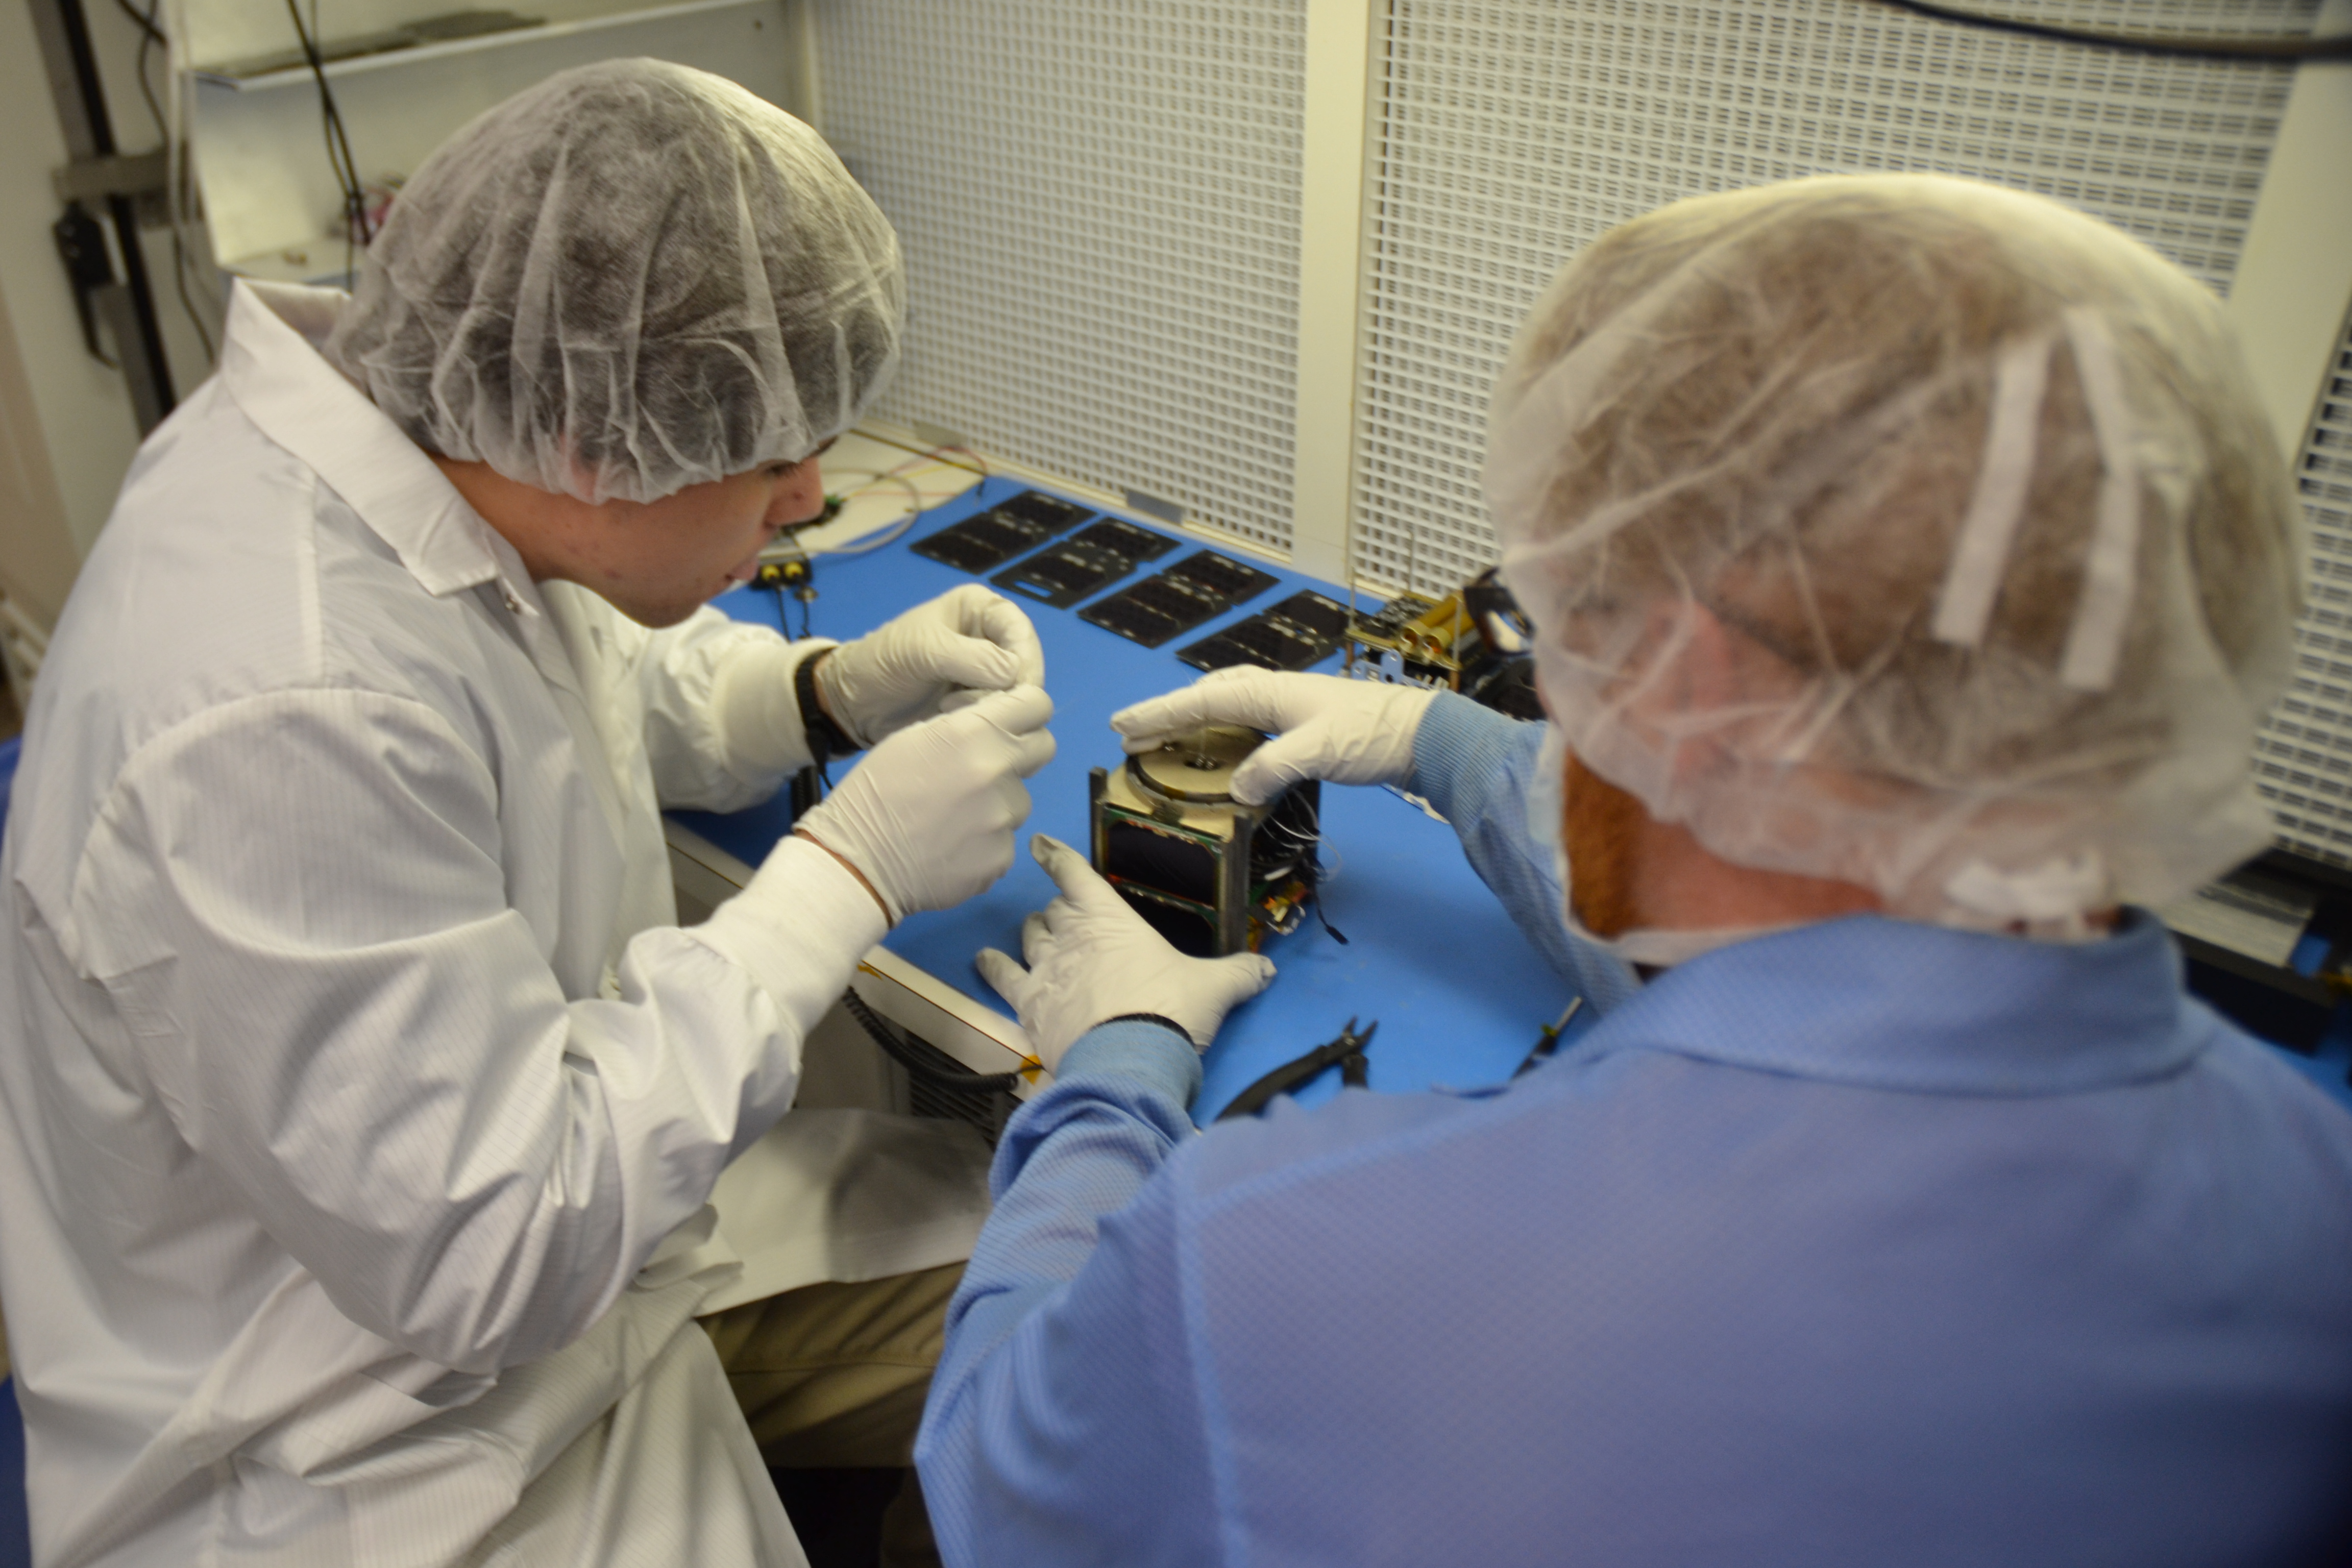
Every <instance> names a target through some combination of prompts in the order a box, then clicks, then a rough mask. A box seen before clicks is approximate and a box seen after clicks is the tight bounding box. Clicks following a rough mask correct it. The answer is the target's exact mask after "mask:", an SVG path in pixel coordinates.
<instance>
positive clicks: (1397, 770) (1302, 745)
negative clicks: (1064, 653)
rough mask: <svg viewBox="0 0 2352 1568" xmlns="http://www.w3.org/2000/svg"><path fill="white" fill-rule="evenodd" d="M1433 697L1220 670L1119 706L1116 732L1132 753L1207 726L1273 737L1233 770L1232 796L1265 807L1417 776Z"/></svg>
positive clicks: (1341, 680) (1341, 681)
mask: <svg viewBox="0 0 2352 1568" xmlns="http://www.w3.org/2000/svg"><path fill="white" fill-rule="evenodd" d="M1436 697H1437V693H1436V692H1434V691H1432V690H1430V689H1427V688H1426V687H1420V686H1399V685H1397V684H1395V683H1394V682H1392V681H1386V680H1351V679H1348V678H1347V677H1345V676H1339V675H1292V674H1286V673H1285V672H1283V671H1279V670H1272V669H1256V668H1243V669H1220V670H1214V671H1212V672H1211V673H1210V674H1207V675H1204V676H1202V678H1201V679H1198V680H1196V681H1194V682H1193V683H1192V685H1190V686H1188V687H1186V688H1184V689H1182V690H1181V691H1171V692H1170V693H1169V694H1168V695H1167V696H1165V697H1155V698H1153V699H1152V700H1150V701H1149V702H1139V703H1137V704H1136V705H1135V706H1134V707H1132V708H1122V709H1120V710H1118V712H1116V713H1114V714H1112V715H1111V716H1110V727H1111V728H1112V729H1114V730H1116V731H1118V732H1119V734H1120V735H1121V736H1122V737H1123V738H1124V740H1125V742H1126V745H1127V749H1128V750H1129V751H1130V752H1149V751H1150V750H1152V749H1154V748H1155V747H1157V746H1159V745H1160V742H1163V741H1165V740H1167V739H1168V737H1170V736H1171V735H1179V734H1181V733H1183V732H1184V731H1187V730H1195V729H1198V728H1199V727H1200V726H1202V725H1203V724H1246V725H1247V726H1249V727H1250V728H1251V729H1253V730H1264V731H1266V732H1268V733H1269V734H1271V735H1272V736H1273V737H1274V739H1272V740H1270V741H1268V742H1266V743H1265V745H1263V746H1260V747H1259V748H1258V749H1257V750H1256V751H1255V752H1252V753H1251V754H1250V758H1249V760H1248V761H1247V762H1245V763H1243V764H1242V765H1241V766H1240V767H1238V768H1235V769H1234V784H1233V789H1234V798H1235V799H1236V800H1239V801H1242V802H1244V803H1245V804H1247V805H1265V803H1266V802H1267V801H1270V800H1272V799H1274V798H1275V797H1276V795H1280V794H1281V793H1282V792H1283V791H1284V790H1286V789H1288V788H1289V787H1290V786H1291V785H1292V784H1297V783H1298V782H1299V781H1300V780H1302V779H1329V780H1330V781H1331V782H1332V783H1333V784H1402V783H1404V782H1405V780H1407V779H1409V778H1411V777H1412V737H1413V732H1414V731H1417V730H1419V729H1420V728H1421V719H1422V715H1423V714H1424V713H1426V712H1428V711H1429V705H1430V703H1431V702H1433V701H1434V700H1436Z"/></svg>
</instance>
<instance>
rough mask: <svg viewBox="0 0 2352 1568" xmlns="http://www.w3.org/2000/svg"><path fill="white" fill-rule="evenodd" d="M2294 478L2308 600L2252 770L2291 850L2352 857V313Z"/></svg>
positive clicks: (2351, 861) (2342, 862)
mask: <svg viewBox="0 0 2352 1568" xmlns="http://www.w3.org/2000/svg"><path fill="white" fill-rule="evenodd" d="M2295 480H2296V483H2297V485H2298V486H2299V488H2300V489H2302V491H2303V507H2304V515H2305V517H2306V518H2308V519H2309V520H2310V522H2311V580H2310V581H2311V588H2310V592H2311V602H2310V605H2309V607H2308V608H2306V609H2305V612H2304V615H2303V619H2302V620H2301V621H2299V622H2298V623H2296V626H2295V629H2294V640H2295V672H2294V684H2293V685H2292V686H2290V687H2289V688H2288V689H2287V694H2286V695H2285V696H2284V698H2282V699H2280V700H2279V704H2278V706H2277V707H2276V708H2274V709H2273V710H2271V716H2270V719H2269V721H2268V722H2266V723H2265V724H2264V725H2263V731H2262V734H2261V736H2260V737H2259V738H2258V739H2257V740H2256V741H2255V742H2254V767H2255V779H2256V784H2257V785H2258V787H2260V789H2261V790H2262V792H2263V795H2265V796H2267V797H2268V798H2269V800H2270V803H2271V813H2272V815H2273V816H2274V817H2275V818H2276V819H2277V822H2278V836H2279V842H2280V843H2281V844H2283V845H2284V846H2286V847H2288V848H2290V849H2294V850H2298V851H2300V852H2301V853H2303V854H2305V855H2310V856H2315V857H2316V858H2319V859H2322V860H2328V861H2333V862H2334V863H2335V864H2336V865H2338V866H2352V320H2347V321H2346V322H2345V324H2344V332H2343V335H2342V336H2341V337H2340V338H2338V339H2337V340H2336V363H2335V365H2334V367H2333V370H2332V373H2331V374H2330V375H2329V377H2328V384H2327V387H2326V391H2325V392H2323V393H2322V394H2321V395H2320V399H2319V408H2318V412H2317V414H2316V415H2315V417H2314V418H2313V420H2312V422H2311V432H2310V434H2309V436H2308V437H2305V441H2304V444H2303V451H2302V453H2301V459H2300V461H2299V462H2298V463H2297V464H2296V466H2295Z"/></svg>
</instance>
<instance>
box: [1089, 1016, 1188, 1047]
mask: <svg viewBox="0 0 2352 1568" xmlns="http://www.w3.org/2000/svg"><path fill="white" fill-rule="evenodd" d="M1103 1024H1157V1025H1159V1026H1160V1027H1161V1028H1163V1029H1173V1030H1175V1031H1176V1033H1178V1034H1179V1035H1181V1036H1182V1037H1184V1043H1185V1044H1186V1045H1188V1046H1190V1047H1192V1048H1193V1049H1194V1050H1196V1051H1197V1050H1199V1049H1200V1048H1201V1042H1200V1041H1198V1040H1196V1039H1194V1038H1193V1037H1192V1031H1191V1030H1190V1029H1187V1028H1186V1027H1184V1026H1183V1025H1181V1024H1180V1023H1178V1022H1177V1021H1176V1020H1175V1019H1173V1018H1170V1017H1166V1016H1162V1015H1160V1014H1158V1013H1121V1014H1120V1015H1119V1016H1118V1017H1116V1018H1105V1019H1104V1020H1103V1021H1102V1024H1097V1025H1096V1026H1095V1027H1096V1028H1097V1029H1099V1028H1101V1027H1102V1026H1103Z"/></svg>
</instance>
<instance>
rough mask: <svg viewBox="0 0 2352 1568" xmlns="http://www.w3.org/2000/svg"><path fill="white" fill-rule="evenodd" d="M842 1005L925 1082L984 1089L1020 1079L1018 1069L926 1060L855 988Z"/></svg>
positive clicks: (1009, 1085) (845, 994)
mask: <svg viewBox="0 0 2352 1568" xmlns="http://www.w3.org/2000/svg"><path fill="white" fill-rule="evenodd" d="M841 1005H843V1006H844V1007H846V1008H848V1009H849V1016H851V1017H853V1018H855V1019H856V1020H857V1022H858V1023H859V1025H860V1026H863V1027H864V1028H865V1030H866V1033H867V1034H868V1035H870V1036H872V1037H874V1043H875V1044H876V1045H877V1046H879V1047H882V1049H883V1050H884V1051H885V1052H887V1053H888V1055H889V1058H890V1059H891V1060H892V1061H894V1062H897V1063H898V1065H899V1066H900V1067H902V1068H906V1069H907V1070H908V1072H910V1073H912V1074H914V1075H915V1076H916V1077H917V1078H919V1079H923V1080H924V1081H925V1082H926V1083H931V1084H936V1085H938V1086H939V1087H940V1088H941V1089H969V1090H972V1091H975V1092H981V1093H987V1092H992V1091H996V1090H1002V1089H1011V1088H1013V1086H1014V1085H1016V1084H1018V1083H1019V1082H1020V1081H1021V1075H1020V1074H1019V1073H1017V1072H951V1071H950V1070H949V1069H948V1068H943V1067H940V1066H938V1065H936V1064H934V1063H932V1062H929V1061H927V1060H925V1059H924V1058H922V1057H920V1056H919V1055H917V1054H916V1052H915V1049H914V1047H911V1046H909V1045H908V1043H907V1042H906V1041H904V1040H902V1039H900V1038H899V1037H898V1035H897V1034H896V1033H895V1032H893V1031H892V1029H891V1028H890V1026H888V1025H887V1024H885V1023H884V1022H883V1021H882V1020H881V1019H880V1018H879V1017H877V1016H875V1012H874V1009H873V1008H871V1007H868V1006H867V1005H866V998H864V997H863V996H860V995H859V994H857V993H856V990H855V989H852V990H848V991H845V992H843V993H842V994H841Z"/></svg>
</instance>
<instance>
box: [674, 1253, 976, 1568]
mask: <svg viewBox="0 0 2352 1568" xmlns="http://www.w3.org/2000/svg"><path fill="white" fill-rule="evenodd" d="M962 1278H963V1265H962V1264H961V1263H952V1264H950V1265H948V1266H947V1267H945V1268H926V1269H924V1270H922V1271H921V1272H920V1273H917V1274H895V1275H892V1276H891V1277H890V1278H888V1279H875V1280H869V1281H867V1282H866V1283H865V1284H862V1285H809V1286H804V1287H803V1288H802V1289H798V1290H787V1291H785V1292H784V1293H783V1294H782V1295H781V1296H771V1297H769V1298H768V1299H767V1300H764V1301H747V1302H745V1303H744V1304H743V1305H742V1306H740V1307H733V1308H730V1309H729V1310H726V1311H724V1312H718V1313H714V1314H713V1315H711V1316H710V1317H708V1318H705V1319H703V1320H702V1327H703V1331H705V1332H707V1333H708V1334H709V1336H710V1342H711V1344H712V1346H713V1347H714V1348H716V1349H717V1351H718V1352H719V1364H720V1365H722V1366H724V1367H725V1368H726V1369H727V1380H728V1382H729V1384H730V1385H731V1386H732V1387H733V1389H734V1393H735V1403H736V1404H737V1405H740V1406H741V1407H742V1411H743V1419H744V1420H745V1421H747V1422H749V1423H750V1424H751V1436H752V1439H753V1441H755V1442H757V1443H758V1444H759V1445H760V1457H761V1458H762V1459H764V1460H766V1461H767V1463H768V1465H769V1466H770V1467H771V1468H774V1469H783V1470H789V1469H869V1468H892V1469H898V1468H907V1467H909V1466H911V1465H913V1464H914V1462H915V1428H916V1426H918V1425H919V1424H920V1422H921V1420H922V1418H923V1398H924V1396H925V1395H926V1394H929V1392H930V1386H931V1369H932V1368H933V1367H935V1366H937V1365H938V1364H939V1361H940V1349H941V1347H942V1345H943V1344H944V1343H945V1341H946V1326H945V1321H944V1320H945V1318H946V1314H947V1308H948V1298H949V1297H950V1296H952V1295H954V1294H955V1288H956V1284H957V1282H958V1281H959V1280H961V1279H962ZM930 1537H931V1531H930V1521H929V1519H928V1518H927V1517H926V1516H925V1514H924V1513H923V1504H922V1494H921V1492H920V1491H919V1489H917V1488H916V1486H915V1484H914V1480H913V1477H912V1475H911V1474H910V1475H909V1476H908V1482H907V1485H906V1486H905V1487H904V1488H903V1489H901V1490H900V1491H899V1493H898V1498H897V1500H894V1501H893V1502H892V1503H891V1505H890V1508H889V1510H888V1511H887V1513H886V1514H885V1515H884V1516H883V1521H882V1561H883V1562H884V1563H886V1564H894V1565H895V1564H899V1563H906V1564H917V1563H937V1562H938V1561H939V1554H938V1551H937V1549H936V1548H935V1547H934V1546H933V1545H932V1544H931V1538H930Z"/></svg>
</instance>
